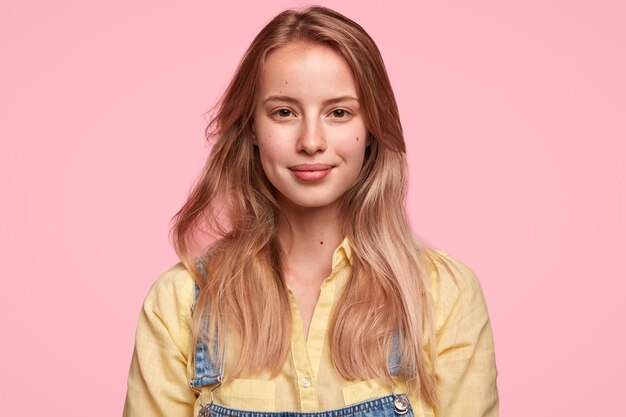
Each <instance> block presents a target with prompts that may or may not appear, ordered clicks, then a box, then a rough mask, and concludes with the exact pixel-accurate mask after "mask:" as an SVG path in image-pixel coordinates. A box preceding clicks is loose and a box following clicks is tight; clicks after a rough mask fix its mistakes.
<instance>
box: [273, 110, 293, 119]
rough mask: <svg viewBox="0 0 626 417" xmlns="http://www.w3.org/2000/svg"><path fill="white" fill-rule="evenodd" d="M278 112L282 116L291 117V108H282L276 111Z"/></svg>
mask: <svg viewBox="0 0 626 417" xmlns="http://www.w3.org/2000/svg"><path fill="white" fill-rule="evenodd" d="M276 114H277V115H278V116H280V117H289V116H290V115H291V110H289V109H280V110H278V111H277V112H276Z"/></svg>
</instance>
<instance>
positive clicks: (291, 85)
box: [260, 42, 357, 96]
mask: <svg viewBox="0 0 626 417" xmlns="http://www.w3.org/2000/svg"><path fill="white" fill-rule="evenodd" d="M260 89H261V95H262V96H263V95H267V94H287V95H292V94H293V95H308V96H311V95H316V96H319V95H324V96H327V95H328V94H331V95H342V94H351V95H355V96H356V93H357V91H356V83H355V81H354V77H353V75H352V71H351V69H350V67H349V66H348V63H347V62H346V61H345V59H344V58H343V57H342V56H341V55H340V54H339V53H338V52H337V51H335V50H334V49H332V48H330V47H328V46H325V45H321V44H315V43H303V42H296V43H293V44H289V45H287V46H284V47H281V48H278V49H276V50H274V51H272V52H271V53H270V54H269V55H268V56H267V58H266V59H265V65H264V66H263V71H262V73H261V79H260Z"/></svg>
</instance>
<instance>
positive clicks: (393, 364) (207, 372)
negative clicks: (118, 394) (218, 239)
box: [190, 262, 413, 417]
mask: <svg viewBox="0 0 626 417" xmlns="http://www.w3.org/2000/svg"><path fill="white" fill-rule="evenodd" d="M196 265H197V266H198V269H199V271H200V273H201V274H203V275H206V270H205V268H204V264H203V263H202V262H196ZM199 294H200V287H198V284H197V283H194V296H195V299H196V300H197V299H198V296H199ZM194 306H195V304H194ZM398 345H399V343H398V339H397V337H394V339H393V344H392V349H391V354H390V356H389V361H388V365H389V369H390V372H391V375H394V376H398V375H399V374H400V373H399V372H398V369H399V365H400V349H399V346H398ZM194 355H195V356H194V377H193V378H192V380H191V381H190V385H191V388H192V389H194V390H197V389H198V388H200V387H203V386H206V385H211V384H216V383H221V382H222V381H223V379H224V376H223V375H224V361H223V360H222V362H221V363H220V364H217V360H216V359H215V358H217V346H214V348H213V351H212V356H210V355H209V348H208V346H207V345H206V343H203V342H201V341H199V342H198V344H197V345H196V347H195V353H194ZM218 386H219V385H218ZM216 388H217V387H216ZM214 389H215V388H214ZM404 414H406V417H413V409H412V408H411V404H410V403H409V398H408V396H407V394H392V395H388V396H385V397H380V398H375V399H372V400H368V401H364V402H360V403H357V404H351V405H348V406H346V407H343V408H337V409H333V410H328V411H320V412H297V411H282V412H281V411H278V412H265V411H264V412H257V411H244V410H235V409H232V408H226V407H222V406H220V405H217V404H214V403H213V395H212V394H211V402H210V403H207V404H203V405H202V408H201V409H200V413H199V414H198V417H209V416H216V417H344V416H345V417H347V416H350V417H398V416H401V415H404Z"/></svg>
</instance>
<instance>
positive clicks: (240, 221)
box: [172, 6, 437, 405]
mask: <svg viewBox="0 0 626 417" xmlns="http://www.w3.org/2000/svg"><path fill="white" fill-rule="evenodd" d="M296 41H305V42H313V43H319V44H322V45H325V46H328V47H330V48H333V49H334V50H335V51H336V52H337V53H339V54H340V55H341V56H342V57H343V58H344V59H345V60H346V62H347V63H348V65H349V67H350V69H351V70H352V73H353V76H354V79H355V82H356V86H357V92H358V95H359V100H360V102H361V107H362V109H363V116H364V120H365V124H366V127H367V130H368V135H369V140H370V146H369V147H368V148H367V150H366V155H365V160H364V163H363V167H362V170H361V172H360V176H359V178H358V179H357V181H356V183H355V184H354V186H353V187H352V188H351V189H350V190H349V191H348V192H347V193H346V194H345V195H344V196H343V198H342V204H341V208H340V216H339V218H340V219H343V224H341V225H340V227H341V231H342V233H343V235H344V236H346V237H347V238H348V241H349V243H350V245H351V248H352V253H353V257H352V276H351V279H350V280H349V282H348V284H347V285H346V288H345V290H344V292H343V294H342V295H341V299H340V301H339V303H338V307H337V309H336V311H335V312H334V315H333V318H332V320H331V324H330V344H331V350H332V360H333V364H334V366H335V367H336V369H337V371H338V372H339V373H340V374H341V375H342V377H344V378H345V379H348V380H352V379H359V378H361V379H369V378H373V377H384V378H385V379H387V380H388V381H390V380H391V375H390V371H389V368H388V365H387V358H388V356H389V351H390V349H391V346H392V339H393V338H394V337H395V335H397V336H398V337H399V342H400V346H401V361H400V366H401V368H402V371H403V374H404V375H406V376H407V378H409V379H410V384H411V391H413V390H415V391H414V392H418V393H421V394H422V395H423V396H424V397H425V399H426V400H427V401H428V402H430V403H431V404H433V405H436V404H437V392H436V383H435V376H434V359H435V349H434V340H435V339H434V325H433V317H432V305H431V304H432V302H431V299H430V293H429V284H428V277H427V274H426V266H425V262H427V261H429V260H430V262H432V260H431V256H430V255H432V254H435V253H434V251H430V250H429V249H428V248H426V247H425V246H424V245H422V244H421V243H419V241H418V240H417V239H416V238H415V237H414V235H413V233H412V231H411V228H410V225H409V222H408V219H407V216H406V209H405V192H406V175H407V162H406V149H405V143H404V137H403V133H402V126H401V124H400V118H399V113H398V108H397V104H396V100H395V97H394V94H393V91H392V88H391V84H390V82H389V78H388V76H387V72H386V70H385V66H384V63H383V60H382V57H381V55H380V52H379V50H378V48H377V47H376V44H375V43H374V41H373V40H372V39H371V38H370V36H369V35H368V34H367V33H366V32H365V30H364V29H363V28H362V27H361V26H359V25H358V24H357V23H355V22H353V21H352V20H350V19H348V18H346V17H345V16H343V15H341V14H339V13H337V12H334V11H332V10H330V9H327V8H324V7H318V6H315V7H309V8H307V9H304V10H302V11H295V10H286V11H284V12H282V13H280V14H279V15H277V16H276V17H275V18H274V19H273V20H272V21H270V22H269V23H268V24H267V25H266V26H265V27H264V28H263V29H262V30H261V31H260V33H259V34H258V35H257V36H256V37H255V39H254V40H253V42H252V44H251V45H250V47H249V48H248V50H247V52H246V53H245V55H244V57H243V59H242V61H241V63H240V64H239V67H238V68H237V70H236V72H235V75H234V77H233V79H232V81H231V82H230V84H229V86H228V87H227V89H226V91H225V93H224V95H223V96H222V98H221V100H220V101H219V102H218V103H217V105H216V108H215V113H214V116H213V118H212V120H211V122H210V123H209V125H208V127H207V131H206V134H207V139H208V140H209V141H211V143H212V150H211V153H210V156H209V158H208V160H207V162H206V166H205V168H204V171H203V173H202V176H201V177H200V179H199V181H198V182H197V184H196V185H195V186H194V188H193V190H192V192H191V193H190V196H189V198H188V200H187V201H186V203H185V204H184V206H183V207H182V208H181V210H180V211H179V212H178V213H177V214H176V216H175V217H174V226H173V228H172V238H173V241H174V246H175V249H176V252H177V253H178V255H179V257H180V258H181V260H182V262H183V263H184V264H185V266H186V267H187V268H188V269H189V270H190V271H191V272H192V273H193V275H194V277H195V279H196V281H197V283H198V285H199V287H200V289H201V291H200V296H199V298H198V300H197V304H196V307H195V313H194V317H193V338H194V344H195V343H197V341H198V340H205V341H208V342H212V341H217V343H218V346H219V355H220V358H221V357H222V355H223V353H224V335H225V327H228V331H229V332H230V331H234V332H236V334H237V335H238V336H239V338H240V340H241V345H240V346H239V347H238V349H239V350H240V351H239V352H238V354H237V357H238V358H239V360H238V361H237V362H236V364H235V368H234V369H232V370H230V372H229V374H228V375H227V378H230V377H233V378H234V377H236V376H237V375H239V374H240V373H241V372H242V371H246V372H250V373H258V372H261V371H264V370H268V371H271V372H273V373H274V374H275V373H277V372H279V371H280V369H282V366H283V363H284V361H285V359H286V357H287V354H288V351H289V348H290V337H291V334H290V333H291V330H290V329H291V312H290V306H289V299H288V289H287V286H286V284H285V282H284V280H283V274H282V267H281V263H282V257H283V256H284V254H283V253H282V252H281V249H280V246H279V244H278V239H277V236H278V215H279V206H278V203H277V201H276V199H275V198H274V190H273V187H272V185H271V184H270V183H269V181H268V180H267V178H266V176H265V174H264V172H263V169H262V167H261V164H260V161H259V155H258V150H257V149H256V148H255V147H254V146H253V141H252V127H251V123H252V113H253V109H254V107H255V102H256V100H257V98H258V91H259V80H260V74H261V72H262V70H263V65H264V62H265V59H266V58H267V56H268V54H270V53H271V52H272V51H274V50H276V49H277V48H281V47H283V46H285V45H288V44H290V43H293V42H296ZM207 238H208V239H209V240H210V241H211V243H210V244H207V243H206V242H205V243H202V239H207ZM198 250H199V252H198ZM199 255H202V256H206V259H207V262H206V266H205V268H206V271H207V273H208V274H207V278H205V277H204V276H203V275H201V274H200V273H199V270H198V268H197V266H196V264H195V259H196V257H197V256H199ZM426 342H427V343H426ZM209 346H211V344H210V345H209ZM354 352H356V354H355V353H354Z"/></svg>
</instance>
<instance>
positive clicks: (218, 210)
mask: <svg viewBox="0 0 626 417" xmlns="http://www.w3.org/2000/svg"><path fill="white" fill-rule="evenodd" d="M207 136H208V138H209V139H210V140H211V141H212V142H213V147H212V150H211V154H210V157H209V159H208V161H207V163H206V167H205V170H204V172H203V175H202V177H201V179H200V181H199V182H198V184H197V185H196V186H195V188H194V189H193V191H192V193H191V195H190V197H189V199H188V201H187V202H186V204H185V205H184V207H183V208H182V209H181V210H180V211H179V212H178V214H177V215H176V217H175V224H174V228H173V238H174V242H175V247H176V250H177V253H178V255H179V257H180V259H181V261H182V262H181V263H179V264H178V265H176V266H174V267H173V268H171V269H170V270H169V271H167V272H166V273H165V274H163V276H161V277H160V278H159V279H158V280H157V281H156V282H155V284H154V285H153V286H152V288H151V289H150V292H149V294H148V296H147V297H146V300H145V302H144V306H143V310H142V312H141V316H140V318H139V324H138V328H137V335H136V343H135V350H134V354H133V359H132V364H131V368H130V374H129V378H128V393H127V397H126V403H125V407H124V415H125V416H127V417H136V416H152V417H157V416H177V417H182V416H198V415H200V416H208V415H216V416H220V417H222V416H223V417H225V416H238V417H267V416H274V415H275V414H273V413H272V414H267V413H268V412H277V413H283V414H284V413H288V415H289V416H291V417H295V416H299V414H300V413H306V416H308V417H339V416H344V415H345V416H348V415H350V416H353V417H365V416H389V417H391V416H395V415H402V414H408V415H409V416H413V415H415V416H463V417H471V416H497V414H498V393H497V388H496V374H497V372H496V367H495V355H494V350H493V340H492V332H491V326H490V323H489V318H488V314H487V308H486V305H485V301H484V298H483V295H482V292H481V287H480V284H479V282H478V280H477V278H476V276H475V275H474V273H473V272H472V271H471V270H470V269H469V268H468V267H467V266H465V265H464V264H462V263H461V262H460V261H458V260H456V259H454V258H453V257H451V256H449V255H447V254H445V253H443V252H442V251H439V250H435V249H430V248H427V247H425V246H424V245H423V244H421V243H419V242H418V241H417V239H416V238H415V237H414V235H413V233H412V231H411V229H410V226H409V222H408V219H407V216H406V212H405V205H404V201H405V186H406V170H407V166H406V154H405V144H404V138H403V135H402V128H401V124H400V120H399V116H398V109H397V105H396V101H395V98H394V95H393V92H392V89H391V85H390V83H389V79H388V77H387V73H386V71H385V67H384V64H383V60H382V58H381V56H380V53H379V51H378V49H377V47H376V45H375V44H374V41H373V40H372V39H371V38H370V37H369V36H368V34H367V33H366V32H365V31H364V30H363V29H362V28H361V27H360V26H359V25H358V24H356V23H355V22H353V21H351V20H349V19H348V18H346V17H344V16H342V15H340V14H338V13H336V12H334V11H332V10H329V9H326V8H322V7H310V8H308V9H306V10H303V11H292V10H288V11H285V12H283V13H281V14H279V15H278V16H276V17H275V18H274V19H273V20H272V21H271V22H270V23H269V24H268V25H267V26H266V27H265V28H263V30H261V32H260V33H259V34H258V35H257V37H256V38H255V39H254V41H253V42H252V44H251V45H250V47H249V49H248V51H247V52H246V54H245V56H244V57H243V60H242V62H241V64H240V66H239V68H238V69H237V71H236V73H235V76H234V78H233V80H232V82H231V83H230V85H229V86H228V88H227V90H226V92H225V94H224V96H223V97H222V100H221V101H220V103H219V106H218V108H217V111H216V113H215V116H214V118H213V120H212V122H211V123H210V125H209V127H208V129H207ZM286 415H287V414H285V416H286Z"/></svg>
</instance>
